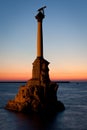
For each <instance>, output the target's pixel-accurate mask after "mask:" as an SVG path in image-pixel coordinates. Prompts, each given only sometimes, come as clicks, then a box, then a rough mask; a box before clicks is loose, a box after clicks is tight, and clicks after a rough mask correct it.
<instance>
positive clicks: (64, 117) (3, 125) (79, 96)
mask: <svg viewBox="0 0 87 130" xmlns="http://www.w3.org/2000/svg"><path fill="white" fill-rule="evenodd" d="M24 84H25V83H0V130H87V82H70V83H59V88H58V92H57V97H58V100H60V101H62V102H63V103H64V105H65V110H64V111H63V112H59V113H56V114H55V115H54V116H51V115H49V117H48V116H47V115H44V117H43V116H40V115H29V114H23V113H17V112H12V111H8V110H6V109H4V107H5V105H6V103H7V101H8V100H10V99H14V97H15V95H16V94H17V92H18V88H19V86H21V85H24Z"/></svg>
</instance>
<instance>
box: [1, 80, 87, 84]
mask: <svg viewBox="0 0 87 130" xmlns="http://www.w3.org/2000/svg"><path fill="white" fill-rule="evenodd" d="M26 82H27V81H0V83H26ZM52 82H55V83H72V82H76V83H78V82H87V80H79V81H78V80H75V81H55V80H53V81H52Z"/></svg>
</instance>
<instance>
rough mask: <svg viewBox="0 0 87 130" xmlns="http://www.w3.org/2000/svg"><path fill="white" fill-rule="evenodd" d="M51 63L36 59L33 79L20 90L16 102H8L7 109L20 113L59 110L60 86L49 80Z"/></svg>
mask: <svg viewBox="0 0 87 130" xmlns="http://www.w3.org/2000/svg"><path fill="white" fill-rule="evenodd" d="M48 64H49V62H48V61H46V60H45V59H43V58H39V57H38V58H36V60H35V61H34V63H33V70H32V79H30V80H28V82H27V83H26V84H25V85H24V86H21V87H20V88H19V91H18V94H17V95H16V96H15V99H14V100H10V101H8V103H7V105H6V109H9V110H14V111H18V112H31V111H33V112H41V111H53V109H57V111H60V110H59V106H58V103H59V102H58V101H57V89H58V85H57V84H56V83H55V82H51V81H50V79H49V69H48Z"/></svg>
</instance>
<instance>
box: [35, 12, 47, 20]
mask: <svg viewBox="0 0 87 130" xmlns="http://www.w3.org/2000/svg"><path fill="white" fill-rule="evenodd" d="M35 18H36V19H37V21H38V22H42V20H43V19H44V18H45V15H44V14H43V13H42V12H39V13H38V14H37V15H36V16H35Z"/></svg>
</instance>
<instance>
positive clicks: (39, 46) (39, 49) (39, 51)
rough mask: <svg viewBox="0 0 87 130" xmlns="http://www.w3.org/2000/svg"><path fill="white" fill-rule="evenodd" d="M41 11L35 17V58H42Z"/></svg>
mask: <svg viewBox="0 0 87 130" xmlns="http://www.w3.org/2000/svg"><path fill="white" fill-rule="evenodd" d="M44 17H45V16H44V12H43V10H41V11H39V13H38V14H37V15H36V16H35V18H36V19H37V57H42V58H43V29H42V22H43V18H44Z"/></svg>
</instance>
